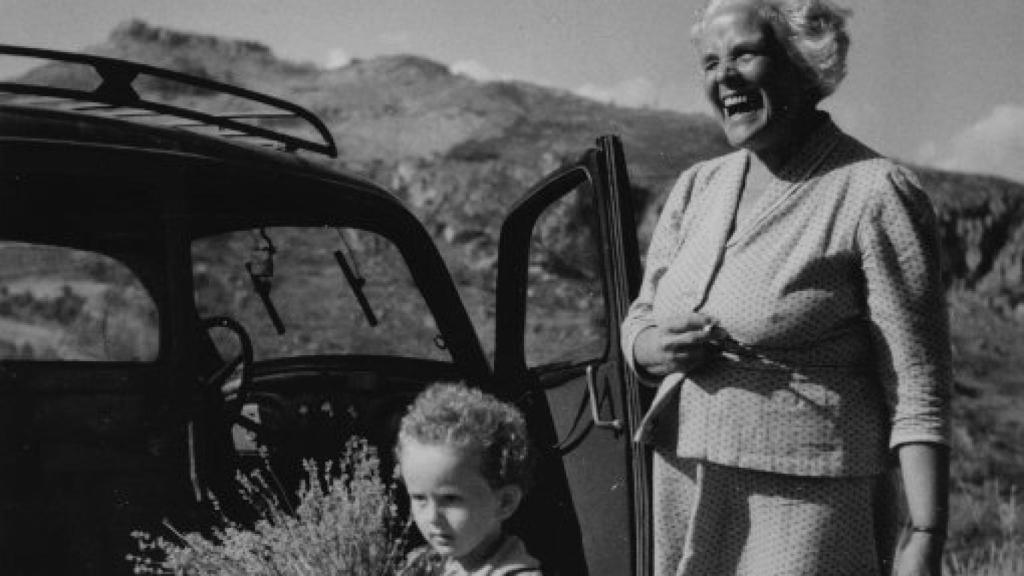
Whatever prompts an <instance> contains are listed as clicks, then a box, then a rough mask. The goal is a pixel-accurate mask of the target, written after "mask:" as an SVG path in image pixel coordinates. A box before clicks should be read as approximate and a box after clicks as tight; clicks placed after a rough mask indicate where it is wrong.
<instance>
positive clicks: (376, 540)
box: [128, 439, 411, 576]
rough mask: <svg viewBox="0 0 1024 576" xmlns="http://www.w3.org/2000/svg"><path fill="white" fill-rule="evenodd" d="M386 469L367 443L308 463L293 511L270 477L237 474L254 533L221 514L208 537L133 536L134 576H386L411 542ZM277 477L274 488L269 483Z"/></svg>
mask: <svg viewBox="0 0 1024 576" xmlns="http://www.w3.org/2000/svg"><path fill="white" fill-rule="evenodd" d="M379 467H380V461H379V459H378V457H377V455H376V451H375V450H374V448H373V447H371V446H370V445H369V444H368V443H367V442H366V440H363V439H350V440H349V441H348V443H347V444H346V446H345V450H344V453H343V454H342V456H341V458H339V459H338V462H336V463H334V462H331V463H327V464H325V465H324V466H323V467H322V468H321V467H318V466H317V465H316V464H315V463H314V462H312V461H307V462H306V463H305V469H306V479H305V480H304V481H303V482H302V485H301V486H300V488H299V490H298V493H297V501H296V502H295V504H294V505H292V503H291V502H290V501H289V500H288V499H287V498H284V497H283V495H282V494H281V493H280V492H281V491H280V489H279V488H278V487H279V486H280V484H279V483H277V482H276V480H275V479H274V478H273V477H272V473H271V472H269V467H268V468H266V471H264V470H260V469H257V470H255V471H253V472H250V473H248V474H242V473H239V475H238V490H239V494H240V495H241V496H242V498H243V499H245V501H246V502H248V503H249V505H251V506H252V507H253V509H254V510H255V511H256V512H257V517H258V520H256V522H255V523H254V524H253V526H252V527H246V526H242V525H240V524H238V523H236V522H233V521H231V520H229V519H227V518H226V517H224V515H223V514H219V516H220V518H221V523H222V525H221V526H218V527H215V528H212V529H211V530H210V533H209V534H208V535H204V534H200V533H197V532H188V533H181V532H179V531H178V530H176V529H175V528H174V527H173V526H172V525H171V524H170V523H168V522H166V521H165V526H166V527H167V529H168V530H169V532H170V534H171V535H172V537H171V538H170V539H169V538H165V537H163V536H156V537H154V536H153V535H151V534H149V533H146V532H135V533H133V534H132V536H133V537H134V538H135V540H136V542H137V544H138V546H139V554H130V555H129V556H128V561H129V562H131V563H132V564H133V566H134V568H135V573H136V574H175V575H187V576H236V575H237V576H263V575H267V576H270V575H273V576H313V575H316V576H328V575H342V574H344V575H346V576H347V575H351V576H384V575H391V574H394V573H396V572H397V571H398V570H400V568H401V564H402V563H403V562H404V552H405V550H404V548H405V535H406V534H407V532H408V530H409V527H410V525H411V524H408V523H407V524H405V526H404V527H402V526H401V522H400V521H398V512H397V507H396V505H395V498H394V490H393V485H388V484H385V483H384V482H382V480H381V477H380V471H379ZM268 474H270V475H271V479H270V481H268V480H267V476H268Z"/></svg>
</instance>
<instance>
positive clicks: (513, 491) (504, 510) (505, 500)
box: [498, 484, 523, 520]
mask: <svg viewBox="0 0 1024 576" xmlns="http://www.w3.org/2000/svg"><path fill="white" fill-rule="evenodd" d="M522 501H523V489H522V488H520V487H519V486H516V485H515V484H509V485H507V486H502V487H501V488H498V517H499V518H501V519H502V520H505V519H507V518H508V517H509V516H511V515H512V514H514V513H515V511H516V510H517V509H519V503H520V502H522Z"/></svg>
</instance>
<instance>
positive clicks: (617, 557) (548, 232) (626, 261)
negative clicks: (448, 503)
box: [495, 136, 651, 576]
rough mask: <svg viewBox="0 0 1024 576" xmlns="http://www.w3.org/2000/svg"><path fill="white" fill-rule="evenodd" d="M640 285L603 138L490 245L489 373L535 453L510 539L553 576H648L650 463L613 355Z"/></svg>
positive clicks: (616, 157) (516, 212)
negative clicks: (493, 258) (494, 258)
mask: <svg viewBox="0 0 1024 576" xmlns="http://www.w3.org/2000/svg"><path fill="white" fill-rule="evenodd" d="M639 284H640V262H639V258H638V249H637V240H636V227H635V221H634V218H633V208H632V198H631V196H630V187H629V180H628V177H627V173H626V166H625V160H624V157H623V152H622V146H621V143H620V142H619V140H618V139H617V138H615V137H612V136H604V137H601V138H599V139H598V141H597V146H596V148H592V149H590V150H587V151H586V152H585V153H584V154H583V156H582V157H581V158H580V160H579V161H578V162H576V163H575V164H572V165H569V166H565V167H563V168H561V169H559V170H558V171H556V172H555V173H553V174H551V175H549V176H548V177H546V178H545V179H544V180H543V181H542V182H541V183H540V184H538V185H537V186H536V187H535V188H534V189H533V190H532V191H530V192H529V193H528V194H527V195H526V196H525V197H524V198H522V199H521V200H520V201H519V202H518V203H517V204H516V205H515V206H513V207H512V210H511V212H510V214H509V217H508V218H507V219H506V221H505V223H504V225H503V226H502V230H501V238H500V252H499V270H498V289H497V292H498V293H497V334H496V341H497V354H496V358H495V372H496V376H497V380H498V386H499V389H500V390H501V391H502V393H504V394H506V395H508V396H509V397H511V398H513V399H515V400H516V402H517V403H518V404H519V405H520V407H521V408H522V409H523V410H524V412H525V413H526V415H527V419H528V421H529V426H530V432H531V434H532V435H533V439H534V442H535V444H536V445H537V446H538V448H539V452H540V458H539V463H538V469H537V474H536V483H535V486H534V487H533V489H532V490H531V492H530V493H529V494H528V496H527V498H526V500H525V503H524V506H523V508H522V509H521V510H520V513H519V514H517V516H516V517H515V518H514V519H513V521H512V524H513V530H514V531H516V532H517V533H519V534H520V535H521V536H522V537H523V539H524V540H525V541H526V544H527V547H528V548H529V550H530V551H531V553H533V554H534V555H536V556H538V557H539V558H540V559H541V560H542V562H543V563H544V565H545V568H546V569H549V570H552V571H553V572H554V573H557V574H562V575H570V574H571V575H585V574H590V575H601V576H627V575H628V576H646V575H648V574H650V561H649V559H650V548H651V546H650V539H649V532H650V530H649V523H650V514H649V512H648V510H649V489H648V486H649V482H648V463H649V458H648V455H647V454H646V449H644V448H643V447H641V446H636V445H634V444H632V442H631V440H630V437H631V431H632V429H633V428H634V426H635V424H636V422H637V421H638V420H639V418H640V416H641V409H642V405H643V404H644V398H642V396H643V395H644V391H642V390H641V389H640V384H639V381H638V380H637V379H636V377H635V376H634V375H633V374H632V373H631V372H630V371H629V370H628V368H627V366H626V365H625V363H624V361H623V358H622V353H621V351H620V347H619V343H618V342H619V326H620V324H621V322H622V319H623V317H624V315H625V313H626V309H627V308H628V306H629V303H630V301H631V300H632V299H633V298H634V297H635V295H636V292H637V290H638V289H639Z"/></svg>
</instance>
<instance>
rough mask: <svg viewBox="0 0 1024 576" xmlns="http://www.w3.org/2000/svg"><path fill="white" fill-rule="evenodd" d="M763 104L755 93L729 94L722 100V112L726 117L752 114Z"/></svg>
mask: <svg viewBox="0 0 1024 576" xmlns="http://www.w3.org/2000/svg"><path fill="white" fill-rule="evenodd" d="M763 104H764V102H763V101H762V99H761V95H760V94H759V93H757V92H746V93H743V94H730V95H728V96H726V97H724V98H722V110H723V111H724V112H725V116H726V117H730V116H735V115H737V114H744V113H746V112H753V111H754V110H758V109H760V108H761V106H762V105H763Z"/></svg>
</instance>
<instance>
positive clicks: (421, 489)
mask: <svg viewBox="0 0 1024 576" xmlns="http://www.w3.org/2000/svg"><path fill="white" fill-rule="evenodd" d="M399 461H400V463H401V464H400V467H401V472H402V480H403V481H404V482H405V488H406V490H408V492H409V504H410V509H411V511H412V515H413V519H414V520H415V521H416V527H417V528H419V530H420V533H422V534H423V537H424V538H425V539H426V540H427V543H429V544H430V546H431V547H433V548H434V550H436V551H438V552H439V553H440V554H442V555H444V556H452V557H455V558H460V557H462V556H464V555H466V554H468V553H469V552H471V551H473V550H474V549H475V548H476V547H477V546H478V545H479V544H480V543H481V542H484V541H485V540H489V539H490V537H492V536H496V535H497V534H498V533H499V532H500V531H501V523H502V521H504V520H505V519H506V518H508V517H509V516H511V515H512V513H513V512H515V510H516V507H517V506H518V505H519V500H520V498H521V496H522V492H521V491H520V489H519V488H518V487H517V486H505V487H502V488H498V489H494V488H491V486H490V484H488V483H487V480H485V479H484V477H483V475H482V474H481V473H480V454H479V451H477V450H459V449H455V448H452V447H450V446H445V445H434V444H422V443H420V442H417V441H416V440H413V439H410V438H406V439H404V440H403V443H402V448H401V450H400V452H399Z"/></svg>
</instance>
